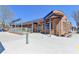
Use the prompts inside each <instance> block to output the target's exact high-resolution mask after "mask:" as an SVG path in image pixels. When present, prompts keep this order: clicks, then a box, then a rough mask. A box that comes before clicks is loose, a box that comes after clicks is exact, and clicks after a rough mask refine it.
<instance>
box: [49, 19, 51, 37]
mask: <svg viewBox="0 0 79 59" xmlns="http://www.w3.org/2000/svg"><path fill="white" fill-rule="evenodd" d="M49 31H50V36H51V18H50V19H49Z"/></svg>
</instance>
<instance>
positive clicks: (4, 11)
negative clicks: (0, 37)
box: [0, 5, 14, 28]
mask: <svg viewBox="0 0 79 59" xmlns="http://www.w3.org/2000/svg"><path fill="white" fill-rule="evenodd" d="M0 16H1V17H2V20H3V22H2V25H3V28H4V27H6V25H9V23H10V21H11V20H12V18H13V16H14V14H13V13H12V12H11V10H10V9H9V6H5V5H1V6H0Z"/></svg>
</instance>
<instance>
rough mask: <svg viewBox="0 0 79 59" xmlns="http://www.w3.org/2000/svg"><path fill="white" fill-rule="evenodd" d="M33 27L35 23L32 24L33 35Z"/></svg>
mask: <svg viewBox="0 0 79 59" xmlns="http://www.w3.org/2000/svg"><path fill="white" fill-rule="evenodd" d="M33 25H34V23H33V22H32V33H33V27H34V26H33Z"/></svg>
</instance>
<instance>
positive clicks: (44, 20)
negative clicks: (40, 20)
mask: <svg viewBox="0 0 79 59" xmlns="http://www.w3.org/2000/svg"><path fill="white" fill-rule="evenodd" d="M44 31H45V34H46V20H44Z"/></svg>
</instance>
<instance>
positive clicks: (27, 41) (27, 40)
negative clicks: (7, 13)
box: [26, 33, 28, 44]
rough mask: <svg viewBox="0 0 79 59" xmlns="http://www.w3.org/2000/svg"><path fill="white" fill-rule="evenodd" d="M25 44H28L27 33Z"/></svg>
mask: <svg viewBox="0 0 79 59" xmlns="http://www.w3.org/2000/svg"><path fill="white" fill-rule="evenodd" d="M26 44H28V33H26Z"/></svg>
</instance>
